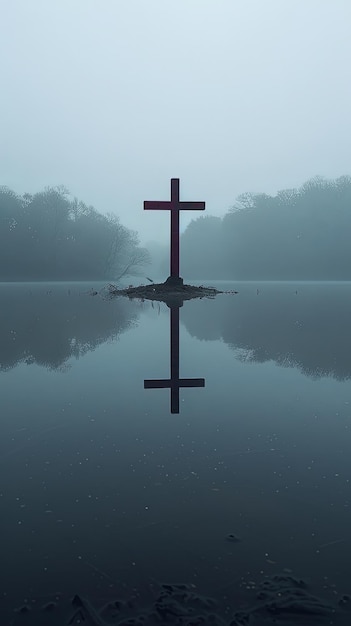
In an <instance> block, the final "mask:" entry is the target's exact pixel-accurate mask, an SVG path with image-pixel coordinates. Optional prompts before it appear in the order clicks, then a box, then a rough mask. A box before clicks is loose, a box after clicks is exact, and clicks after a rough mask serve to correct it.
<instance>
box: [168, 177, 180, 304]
mask: <svg viewBox="0 0 351 626" xmlns="http://www.w3.org/2000/svg"><path fill="white" fill-rule="evenodd" d="M171 205H172V210H171V257H170V271H171V273H170V276H172V278H178V279H179V226H180V224H179V222H180V220H179V209H178V206H179V178H171ZM173 207H177V208H173ZM178 313H179V311H178Z"/></svg>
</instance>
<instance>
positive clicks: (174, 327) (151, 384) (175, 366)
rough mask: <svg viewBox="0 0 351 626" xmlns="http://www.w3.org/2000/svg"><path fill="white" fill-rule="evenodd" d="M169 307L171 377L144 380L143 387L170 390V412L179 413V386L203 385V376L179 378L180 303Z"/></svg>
mask: <svg viewBox="0 0 351 626" xmlns="http://www.w3.org/2000/svg"><path fill="white" fill-rule="evenodd" d="M168 306H169V308H170V340H171V377H170V378H163V379H162V378H161V379H154V380H144V389H167V388H170V390H171V413H179V389H180V387H204V386H205V379H204V378H179V308H180V307H181V306H182V304H180V303H179V304H177V305H174V304H172V305H168Z"/></svg>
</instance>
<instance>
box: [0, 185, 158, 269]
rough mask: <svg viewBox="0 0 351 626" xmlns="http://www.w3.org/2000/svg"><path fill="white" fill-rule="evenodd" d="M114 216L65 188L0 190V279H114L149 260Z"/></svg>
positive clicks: (138, 267)
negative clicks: (28, 190)
mask: <svg viewBox="0 0 351 626" xmlns="http://www.w3.org/2000/svg"><path fill="white" fill-rule="evenodd" d="M149 257H150V255H149V253H148V251H147V250H146V249H145V248H142V247H140V245H139V239H138V235H137V233H136V232H135V231H132V230H129V229H128V228H126V227H125V226H123V225H122V224H121V222H120V220H119V218H118V217H117V216H116V215H113V214H109V215H102V214H101V213H99V212H98V211H97V210H96V209H95V208H94V207H92V206H88V205H86V204H85V203H84V202H81V201H79V200H78V199H77V198H73V199H72V198H71V197H70V194H69V192H68V191H67V190H66V189H65V188H64V187H48V188H46V189H45V190H44V191H41V192H39V193H36V194H33V195H32V194H27V193H25V194H23V195H18V194H16V193H15V192H14V191H12V190H11V189H9V188H8V187H0V280H2V281H10V280H23V281H29V280H33V281H34V280H114V281H116V280H118V279H119V278H121V277H122V276H125V275H128V274H130V275H132V274H138V273H139V272H140V270H141V268H142V267H143V266H144V265H145V264H147V263H148V262H149V261H150V258H149Z"/></svg>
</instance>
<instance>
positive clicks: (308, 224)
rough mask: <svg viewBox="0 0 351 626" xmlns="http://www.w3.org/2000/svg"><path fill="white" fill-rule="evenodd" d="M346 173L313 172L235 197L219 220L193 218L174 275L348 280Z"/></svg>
mask: <svg viewBox="0 0 351 626" xmlns="http://www.w3.org/2000/svg"><path fill="white" fill-rule="evenodd" d="M350 233H351V177H350V176H342V177H340V178H337V179H336V180H325V179H324V178H321V177H315V178H313V179H311V180H309V181H307V182H306V183H305V184H304V185H302V187H300V188H298V189H284V190H282V191H279V192H278V193H277V194H276V195H275V196H270V195H267V194H264V193H245V194H242V195H240V196H239V197H238V198H237V199H236V201H235V203H234V205H233V207H232V208H231V209H230V210H229V211H228V212H227V213H226V215H225V216H224V217H223V218H220V217H213V216H207V217H200V218H198V219H196V220H193V221H192V222H191V223H190V224H189V226H188V227H187V229H186V230H185V232H184V233H183V235H182V237H181V259H182V273H183V275H186V276H188V277H189V278H199V279H208V278H212V279H216V278H217V279H234V280H350V279H351V246H350Z"/></svg>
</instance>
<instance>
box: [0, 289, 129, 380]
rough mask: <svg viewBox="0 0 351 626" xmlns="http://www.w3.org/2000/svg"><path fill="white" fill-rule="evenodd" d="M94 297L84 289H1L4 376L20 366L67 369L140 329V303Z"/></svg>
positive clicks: (1, 364) (0, 361)
mask: <svg viewBox="0 0 351 626" xmlns="http://www.w3.org/2000/svg"><path fill="white" fill-rule="evenodd" d="M93 293H96V290H88V287H87V286H86V285H83V284H76V285H75V286H72V285H70V284H56V285H52V284H51V285H48V284H31V285H28V284H21V285H20V284H8V285H1V286H0V346H1V349H0V371H7V370H10V369H12V368H14V367H16V366H17V365H19V364H20V363H26V364H28V365H29V364H32V363H36V364H37V365H42V366H44V367H46V368H48V369H53V370H59V369H61V370H64V369H65V368H66V367H67V365H66V364H67V361H68V360H69V359H70V358H71V357H75V358H77V359H78V358H80V357H81V356H83V355H84V354H86V353H87V352H90V351H92V350H95V348H97V347H98V346H99V345H100V344H102V343H104V342H106V341H110V340H115V339H117V338H118V337H119V336H120V335H121V334H122V333H123V332H125V331H126V330H128V329H129V328H131V327H132V326H133V325H135V323H136V318H137V305H136V304H135V303H132V302H128V301H125V300H121V299H118V300H115V301H106V300H104V299H103V298H101V297H99V296H97V297H93V296H92V294H93Z"/></svg>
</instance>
